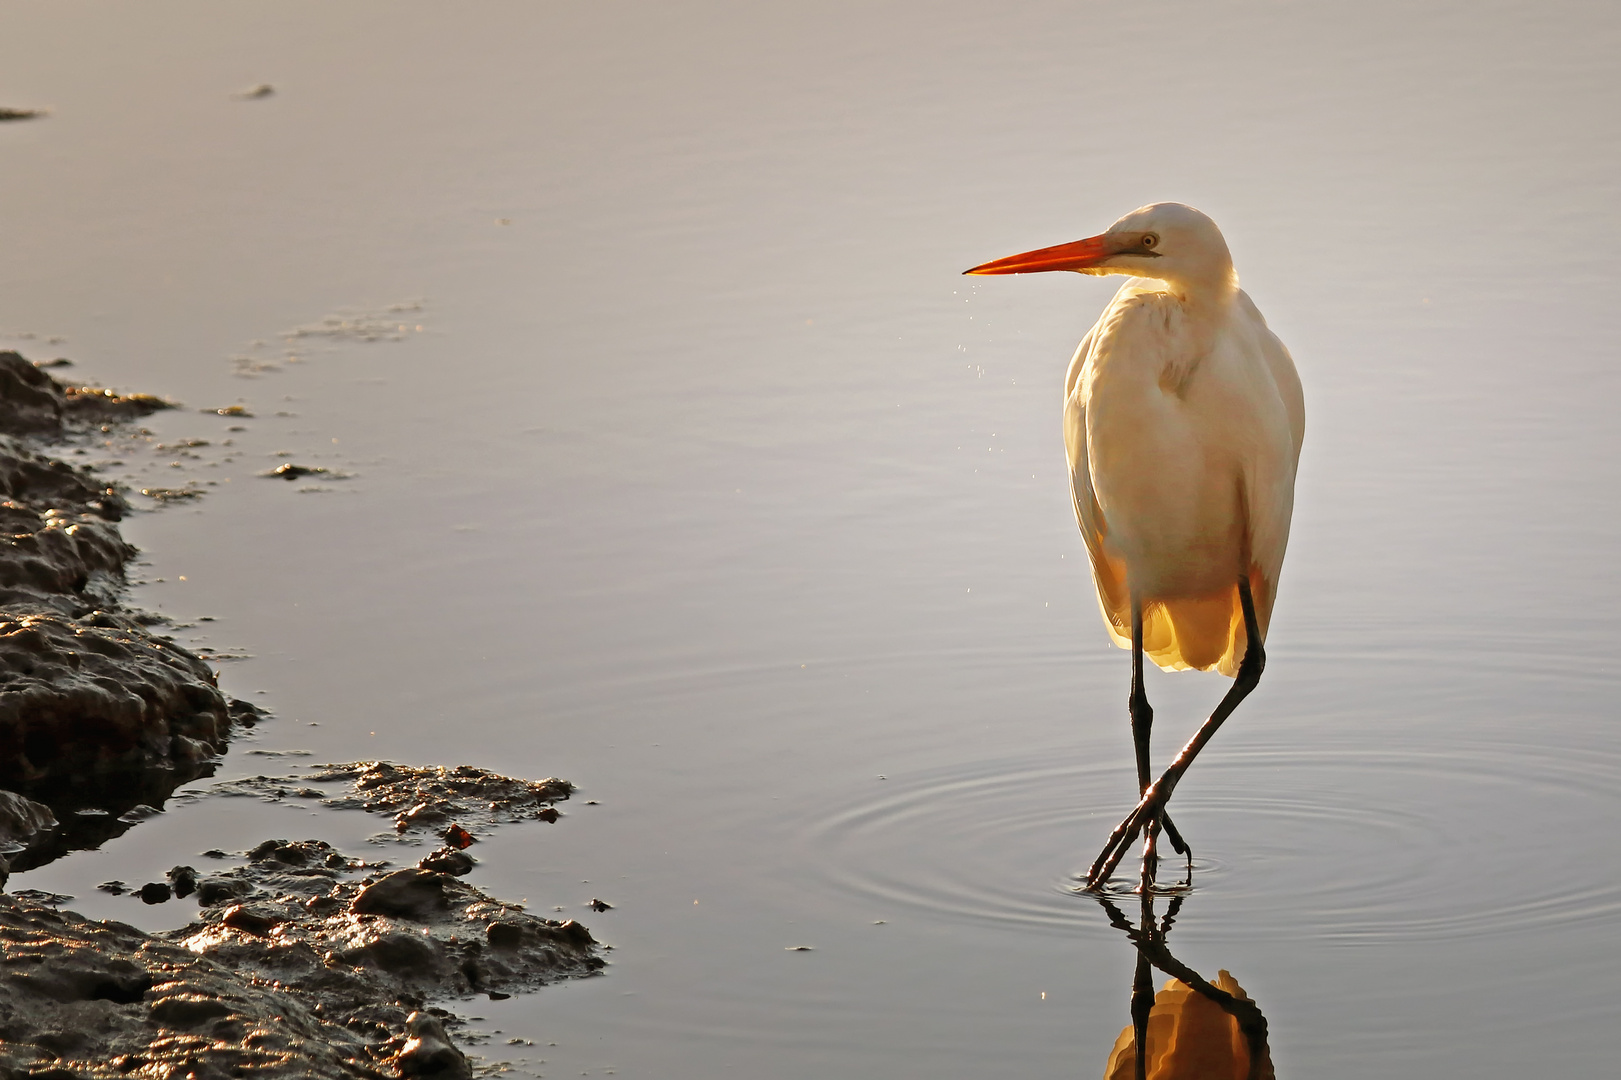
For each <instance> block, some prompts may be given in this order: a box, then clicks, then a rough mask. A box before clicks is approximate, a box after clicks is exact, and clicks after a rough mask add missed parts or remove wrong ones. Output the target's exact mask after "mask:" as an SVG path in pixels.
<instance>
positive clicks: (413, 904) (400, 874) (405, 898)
mask: <svg viewBox="0 0 1621 1080" xmlns="http://www.w3.org/2000/svg"><path fill="white" fill-rule="evenodd" d="M454 881H455V878H452V877H451V876H449V875H448V874H438V873H434V872H433V871H430V870H421V869H412V870H396V871H394V872H393V873H392V874H384V875H383V876H382V877H380V878H378V879H377V880H376V881H374V882H372V883H371V884H370V885H367V886H366V887H365V888H364V889H361V890H360V895H358V896H356V897H355V899H354V903H353V904H351V905H350V910H351V911H353V912H354V913H355V914H357V915H396V916H401V917H404V918H415V917H419V916H426V915H429V914H432V913H434V912H439V911H445V910H447V909H449V907H450V900H449V898H448V897H447V896H446V895H445V887H446V886H447V885H450V884H452V883H453V882H454Z"/></svg>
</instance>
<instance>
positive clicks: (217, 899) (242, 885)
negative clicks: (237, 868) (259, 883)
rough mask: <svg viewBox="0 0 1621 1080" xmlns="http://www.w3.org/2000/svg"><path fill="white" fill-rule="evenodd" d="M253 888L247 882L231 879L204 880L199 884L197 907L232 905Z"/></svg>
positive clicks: (214, 878) (211, 878)
mask: <svg viewBox="0 0 1621 1080" xmlns="http://www.w3.org/2000/svg"><path fill="white" fill-rule="evenodd" d="M252 888H253V886H251V885H249V884H248V883H247V882H245V881H236V880H233V879H231V878H217V877H210V878H203V880H201V881H199V882H198V883H197V905H198V906H199V907H213V906H214V905H215V904H226V903H230V902H231V901H232V900H239V899H241V898H242V897H244V896H246V895H247V894H248V892H249V891H250V890H251V889H252Z"/></svg>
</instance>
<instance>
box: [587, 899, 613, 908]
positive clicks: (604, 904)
mask: <svg viewBox="0 0 1621 1080" xmlns="http://www.w3.org/2000/svg"><path fill="white" fill-rule="evenodd" d="M585 906H586V907H588V908H590V909H591V910H592V911H612V910H613V908H614V906H613V905H612V904H610V903H608V901H606V900H598V899H597V898H596V897H594V896H593V897H592V898H591V902H590V903H589V904H586V905H585Z"/></svg>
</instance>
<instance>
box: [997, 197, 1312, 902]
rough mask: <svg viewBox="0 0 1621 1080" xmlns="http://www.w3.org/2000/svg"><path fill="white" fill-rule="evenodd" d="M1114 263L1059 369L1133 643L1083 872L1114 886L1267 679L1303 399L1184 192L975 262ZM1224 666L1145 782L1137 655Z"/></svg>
mask: <svg viewBox="0 0 1621 1080" xmlns="http://www.w3.org/2000/svg"><path fill="white" fill-rule="evenodd" d="M1051 270H1072V271H1075V272H1077V273H1082V274H1123V275H1126V276H1128V277H1130V278H1131V280H1130V281H1128V282H1126V283H1125V284H1124V285H1122V286H1121V288H1120V291H1119V292H1117V293H1116V294H1115V297H1114V299H1113V300H1112V301H1111V302H1110V303H1109V306H1108V307H1107V308H1106V309H1105V310H1104V312H1103V315H1102V317H1101V318H1099V319H1098V321H1097V324H1096V325H1095V326H1093V327H1092V329H1091V331H1090V332H1088V333H1087V335H1086V337H1085V338H1084V339H1083V340H1082V341H1081V344H1080V348H1078V349H1077V350H1076V352H1075V358H1074V360H1072V361H1071V362H1070V366H1069V375H1068V377H1067V378H1066V379H1065V380H1064V442H1065V446H1066V447H1067V449H1068V453H1069V470H1070V484H1071V491H1072V492H1073V495H1074V499H1075V516H1076V519H1077V521H1078V522H1079V523H1080V528H1081V535H1082V536H1083V537H1084V538H1085V540H1086V550H1087V553H1088V555H1089V556H1090V557H1091V562H1092V577H1093V580H1094V582H1095V583H1096V585H1097V593H1098V603H1099V605H1100V606H1101V607H1102V609H1103V621H1104V623H1105V625H1106V626H1107V627H1108V629H1109V634H1110V636H1111V637H1113V638H1114V640H1115V642H1116V643H1117V644H1119V645H1120V646H1121V647H1122V648H1130V649H1131V693H1130V697H1129V699H1128V701H1129V711H1130V715H1131V727H1132V737H1133V741H1134V742H1135V744H1136V753H1137V783H1138V790H1139V794H1140V800H1141V801H1139V802H1138V804H1137V807H1136V809H1134V810H1133V811H1132V812H1131V813H1130V814H1128V815H1127V816H1126V819H1125V820H1124V821H1122V822H1121V823H1120V825H1119V827H1118V828H1116V829H1115V830H1114V832H1113V833H1112V834H1111V835H1110V837H1109V840H1108V843H1107V844H1106V845H1105V846H1104V848H1103V851H1102V853H1101V854H1099V856H1098V858H1097V861H1096V862H1095V863H1094V864H1093V866H1092V869H1091V872H1090V874H1089V875H1088V877H1087V888H1088V889H1093V890H1095V889H1099V888H1101V887H1102V886H1103V884H1104V883H1105V882H1106V881H1107V880H1108V878H1109V875H1110V874H1111V873H1112V872H1113V871H1114V868H1115V866H1116V865H1117V864H1118V863H1119V861H1120V859H1121V857H1122V856H1123V855H1124V854H1125V852H1126V851H1127V850H1128V849H1129V848H1130V846H1131V844H1132V843H1133V841H1134V840H1135V839H1136V837H1137V834H1138V833H1139V832H1142V833H1143V834H1144V852H1143V861H1144V870H1145V873H1146V874H1147V875H1148V880H1149V881H1150V882H1151V881H1152V875H1153V872H1154V866H1155V861H1156V856H1155V851H1154V848H1155V843H1156V838H1157V836H1158V833H1159V830H1160V828H1161V827H1162V826H1163V827H1164V828H1165V831H1166V834H1167V835H1168V837H1169V838H1170V840H1171V843H1172V844H1173V846H1174V847H1175V848H1176V850H1177V851H1178V852H1181V853H1182V854H1185V855H1188V856H1189V865H1190V867H1191V863H1192V856H1191V854H1190V853H1189V851H1188V847H1187V845H1186V843H1185V842H1184V841H1183V839H1182V837H1181V836H1180V834H1179V833H1178V832H1177V830H1176V827H1175V825H1173V824H1172V823H1171V820H1170V817H1169V815H1167V814H1166V813H1165V804H1166V801H1167V800H1168V799H1169V798H1170V797H1171V793H1172V791H1173V790H1175V788H1176V785H1177V783H1178V782H1179V781H1180V780H1181V779H1182V776H1183V774H1184V773H1186V772H1187V769H1188V766H1189V765H1191V764H1192V763H1193V759H1194V758H1195V757H1196V756H1197V755H1198V753H1199V751H1200V750H1201V749H1203V748H1204V746H1205V744H1206V743H1207V742H1209V741H1210V738H1211V736H1212V735H1214V734H1215V733H1216V729H1217V728H1219V727H1220V726H1221V724H1222V722H1223V721H1224V720H1226V719H1227V717H1228V716H1229V715H1230V714H1231V713H1232V711H1233V710H1234V709H1235V708H1237V707H1238V703H1239V702H1240V701H1242V700H1243V699H1244V698H1245V696H1246V695H1248V694H1249V692H1250V691H1251V690H1253V689H1254V688H1255V686H1256V684H1257V683H1258V682H1259V681H1260V678H1261V671H1262V669H1263V668H1264V667H1265V665H1266V652H1265V649H1264V648H1263V645H1262V642H1263V640H1264V638H1265V636H1266V628H1267V624H1268V622H1269V620H1270V618H1271V615H1272V602H1273V599H1274V597H1275V596H1276V595H1277V586H1278V574H1279V571H1280V570H1281V569H1282V567H1283V551H1284V547H1285V545H1286V544H1287V543H1288V540H1289V519H1290V515H1291V512H1292V511H1293V509H1294V484H1295V469H1296V466H1297V464H1298V463H1299V460H1300V445H1301V440H1302V438H1303V437H1304V435H1305V425H1306V412H1305V400H1304V397H1303V396H1302V394H1301V390H1300V378H1299V376H1298V375H1297V374H1296V373H1295V366H1294V362H1293V361H1292V360H1291V359H1290V358H1289V351H1288V350H1287V349H1285V348H1284V347H1283V343H1282V342H1280V341H1279V340H1278V339H1277V337H1276V336H1275V335H1274V334H1273V333H1272V331H1270V330H1269V329H1267V325H1266V320H1265V319H1263V318H1261V313H1260V312H1259V311H1258V310H1256V307H1255V305H1254V303H1252V302H1251V301H1250V298H1249V297H1248V296H1247V295H1246V294H1245V293H1244V292H1243V290H1241V289H1240V288H1239V287H1238V277H1237V275H1236V274H1235V273H1234V272H1233V262H1232V256H1231V255H1230V254H1229V253H1228V250H1227V242H1226V240H1224V239H1223V238H1222V235H1221V230H1220V229H1218V228H1216V223H1215V222H1213V221H1211V220H1210V218H1208V217H1207V216H1205V215H1204V214H1202V213H1200V212H1199V211H1198V210H1195V209H1193V208H1192V207H1191V206H1184V205H1182V204H1181V203H1156V204H1154V205H1152V206H1145V207H1143V208H1142V209H1140V210H1134V211H1132V212H1131V213H1129V214H1127V215H1126V216H1125V217H1123V218H1121V219H1120V220H1119V221H1117V222H1115V223H1114V224H1113V225H1111V226H1110V227H1109V230H1108V231H1107V232H1105V233H1102V234H1101V235H1098V236H1094V237H1091V238H1089V239H1086V240H1077V241H1075V242H1074V243H1070V244H1060V245H1058V246H1056V247H1049V248H1041V249H1040V250H1037V251H1027V252H1025V253H1023V254H1021V255H1013V256H1010V257H1008V258H1005V259H997V260H996V261H994V262H988V263H984V264H982V265H980V266H976V267H974V268H973V269H972V270H968V271H966V273H969V274H1030V273H1039V272H1043V271H1051ZM1145 652H1146V653H1147V654H1148V656H1149V658H1150V659H1152V660H1153V661H1154V662H1155V663H1156V664H1158V665H1159V666H1160V667H1162V668H1167V669H1173V670H1181V669H1187V668H1193V669H1197V670H1201V671H1204V670H1209V669H1210V668H1216V669H1217V670H1219V671H1220V672H1221V673H1222V674H1224V675H1228V676H1231V677H1233V679H1234V682H1233V685H1232V686H1231V687H1230V688H1229V689H1228V691H1227V693H1226V695H1225V696H1223V698H1222V700H1221V703H1220V704H1219V705H1218V706H1217V707H1216V709H1215V711H1214V712H1213V713H1211V714H1210V718H1209V719H1208V720H1206V721H1205V722H1204V724H1202V725H1201V726H1200V728H1199V730H1198V731H1197V733H1195V734H1194V736H1193V738H1192V739H1191V740H1189V742H1188V744H1187V745H1186V746H1184V747H1183V748H1182V750H1181V752H1180V753H1179V754H1177V756H1176V758H1175V759H1174V760H1173V761H1172V762H1171V764H1170V766H1169V767H1168V768H1166V770H1165V771H1164V772H1163V773H1161V774H1160V776H1159V777H1158V779H1154V780H1152V782H1151V779H1150V778H1151V774H1150V770H1149V756H1148V740H1149V732H1150V729H1151V727H1152V724H1153V718H1154V712H1153V709H1152V708H1151V707H1150V706H1149V704H1148V697H1147V695H1146V694H1145V693H1144V691H1143V654H1144V653H1145Z"/></svg>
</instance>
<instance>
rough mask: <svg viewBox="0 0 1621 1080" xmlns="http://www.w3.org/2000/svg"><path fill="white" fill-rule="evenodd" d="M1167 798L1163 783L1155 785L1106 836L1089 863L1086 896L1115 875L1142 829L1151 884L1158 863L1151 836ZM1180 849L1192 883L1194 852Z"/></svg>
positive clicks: (1168, 792)
mask: <svg viewBox="0 0 1621 1080" xmlns="http://www.w3.org/2000/svg"><path fill="white" fill-rule="evenodd" d="M1170 797H1171V793H1170V791H1169V790H1167V786H1166V785H1164V784H1163V782H1162V783H1158V784H1154V785H1153V786H1151V787H1150V788H1149V789H1148V790H1147V791H1146V792H1145V793H1144V794H1143V798H1142V801H1141V802H1139V803H1138V804H1137V807H1136V809H1134V810H1132V812H1131V813H1129V814H1127V815H1126V819H1125V820H1124V821H1122V822H1121V823H1120V824H1119V825H1116V826H1115V829H1114V832H1112V833H1110V834H1109V840H1108V842H1107V843H1105V844H1104V845H1103V850H1102V851H1101V852H1099V853H1098V857H1097V860H1096V861H1095V862H1093V863H1092V870H1091V872H1090V873H1088V874H1087V875H1086V891H1087V892H1097V891H1099V890H1101V889H1102V888H1103V886H1104V885H1105V884H1106V883H1107V882H1108V880H1109V875H1110V874H1112V873H1114V868H1115V867H1116V866H1119V865H1120V860H1121V859H1122V858H1124V857H1125V854H1126V852H1127V851H1130V850H1131V845H1132V843H1133V842H1135V841H1136V839H1137V834H1138V833H1140V832H1142V831H1143V830H1144V829H1150V830H1151V831H1150V839H1149V842H1148V843H1147V844H1145V845H1144V852H1143V855H1144V862H1143V866H1144V870H1145V871H1146V872H1148V874H1149V882H1150V884H1152V881H1153V875H1152V871H1151V869H1150V864H1151V862H1153V861H1157V859H1158V856H1157V855H1155V854H1154V851H1153V848H1154V844H1153V834H1154V833H1157V832H1158V831H1159V828H1160V824H1161V822H1162V821H1163V820H1164V817H1165V803H1166V801H1167V800H1168V799H1170ZM1182 846H1183V848H1184V850H1185V854H1186V855H1187V857H1188V879H1189V881H1190V883H1191V881H1192V877H1193V850H1192V849H1191V848H1188V847H1187V845H1186V844H1184V845H1182Z"/></svg>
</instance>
